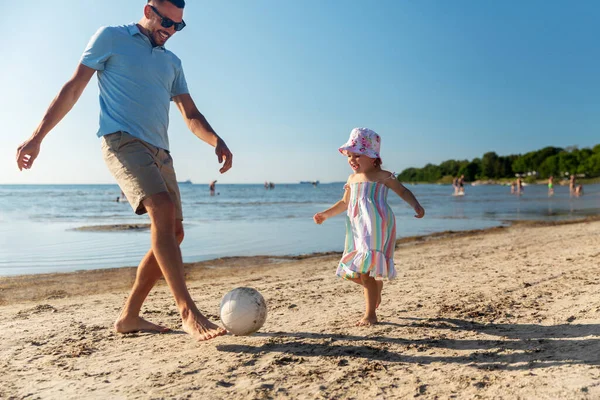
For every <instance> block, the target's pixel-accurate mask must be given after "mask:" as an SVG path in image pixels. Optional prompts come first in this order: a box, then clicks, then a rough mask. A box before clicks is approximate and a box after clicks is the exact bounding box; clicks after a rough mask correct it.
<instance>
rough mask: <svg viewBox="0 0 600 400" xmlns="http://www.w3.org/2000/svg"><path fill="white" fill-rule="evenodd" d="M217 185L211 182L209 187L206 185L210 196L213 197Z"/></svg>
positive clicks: (215, 182)
mask: <svg viewBox="0 0 600 400" xmlns="http://www.w3.org/2000/svg"><path fill="white" fill-rule="evenodd" d="M216 184H217V181H212V182H211V183H210V184H209V185H208V191H209V192H210V195H211V196H214V195H215V185H216Z"/></svg>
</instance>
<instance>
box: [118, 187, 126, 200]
mask: <svg viewBox="0 0 600 400" xmlns="http://www.w3.org/2000/svg"><path fill="white" fill-rule="evenodd" d="M125 200H126V199H125V193H123V191H122V190H121V195H120V196H117V203H119V202H121V201H125Z"/></svg>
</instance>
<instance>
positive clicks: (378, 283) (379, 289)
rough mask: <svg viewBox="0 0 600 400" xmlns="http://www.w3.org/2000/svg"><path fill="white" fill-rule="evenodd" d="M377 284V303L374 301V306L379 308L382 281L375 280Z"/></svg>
mask: <svg viewBox="0 0 600 400" xmlns="http://www.w3.org/2000/svg"><path fill="white" fill-rule="evenodd" d="M375 283H376V284H377V303H375V308H379V305H380V304H381V292H382V291H383V281H375Z"/></svg>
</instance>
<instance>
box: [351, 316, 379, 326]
mask: <svg viewBox="0 0 600 400" xmlns="http://www.w3.org/2000/svg"><path fill="white" fill-rule="evenodd" d="M376 323H377V316H376V315H374V316H372V317H368V316H364V317H363V318H362V319H361V320H360V321H358V322H357V323H356V326H369V325H375V324H376Z"/></svg>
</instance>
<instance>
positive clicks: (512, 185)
mask: <svg viewBox="0 0 600 400" xmlns="http://www.w3.org/2000/svg"><path fill="white" fill-rule="evenodd" d="M516 187H517V184H516V183H515V181H512V182H511V183H510V194H515V191H516Z"/></svg>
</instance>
